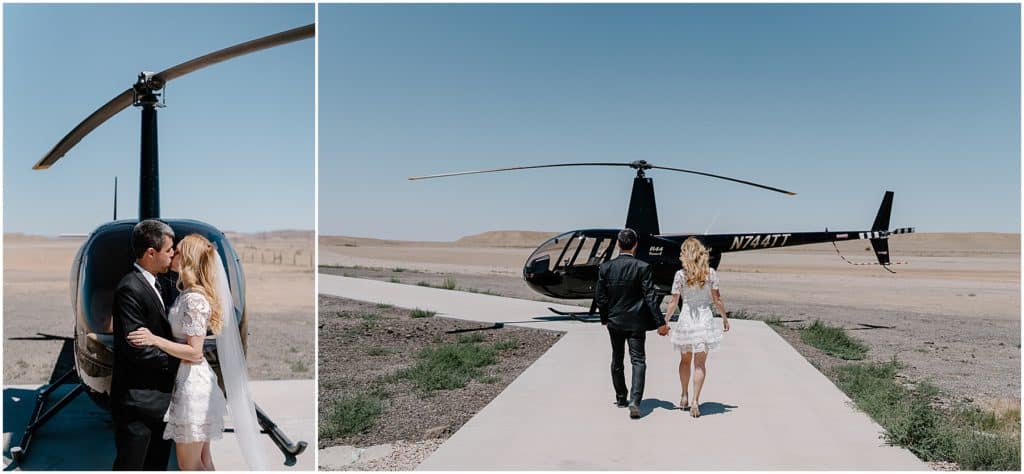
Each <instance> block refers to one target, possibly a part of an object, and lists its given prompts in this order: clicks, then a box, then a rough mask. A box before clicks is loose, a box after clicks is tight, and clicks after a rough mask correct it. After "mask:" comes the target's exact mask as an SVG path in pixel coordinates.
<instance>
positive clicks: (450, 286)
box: [441, 277, 456, 290]
mask: <svg viewBox="0 0 1024 474" xmlns="http://www.w3.org/2000/svg"><path fill="white" fill-rule="evenodd" d="M455 283H456V281H455V279H454V278H452V277H446V278H445V279H444V283H443V284H442V285H441V288H444V289H446V290H454V289H455Z"/></svg>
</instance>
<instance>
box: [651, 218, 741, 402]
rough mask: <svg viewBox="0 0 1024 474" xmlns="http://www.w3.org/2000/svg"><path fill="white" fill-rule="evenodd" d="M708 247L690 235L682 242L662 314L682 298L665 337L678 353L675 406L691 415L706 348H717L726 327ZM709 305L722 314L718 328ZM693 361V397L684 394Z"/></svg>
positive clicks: (702, 375)
mask: <svg viewBox="0 0 1024 474" xmlns="http://www.w3.org/2000/svg"><path fill="white" fill-rule="evenodd" d="M708 260H709V256H708V250H707V249H706V248H704V245H703V244H701V243H700V241H699V240H697V239H696V238H694V237H690V238H688V239H686V241H685V242H683V246H682V248H681V249H680V251H679V261H680V263H682V264H683V268H682V270H679V271H678V272H676V277H675V280H674V281H673V282H672V299H671V300H670V301H669V304H668V311H666V312H665V317H666V318H669V317H671V316H672V313H673V312H675V310H676V306H678V305H679V304H680V300H681V301H682V308H681V309H680V311H679V320H678V321H677V322H676V323H675V324H673V325H671V333H670V337H669V339H671V341H672V345H673V346H674V347H675V349H676V350H677V351H679V353H680V358H679V383H680V385H682V395H681V396H680V398H679V408H681V409H683V410H687V409H689V410H690V415H691V416H693V417H694V418H696V417H698V416H700V390H701V388H703V387H704V378H705V377H706V375H707V366H706V363H707V360H708V352H709V351H712V350H715V349H718V346H719V344H721V342H722V333H723V329H724V331H728V330H729V318H728V317H727V316H726V315H725V305H723V304H722V297H721V294H719V292H718V273H716V272H715V269H713V268H711V267H710V266H709V265H708ZM711 305H715V307H716V308H717V309H718V314H720V315H721V316H722V328H719V326H718V324H716V323H715V320H714V315H713V314H712V313H711ZM691 360H692V361H693V400H690V398H689V396H688V393H687V392H688V388H689V385H690V362H691Z"/></svg>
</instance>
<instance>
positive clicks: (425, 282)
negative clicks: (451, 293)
mask: <svg viewBox="0 0 1024 474" xmlns="http://www.w3.org/2000/svg"><path fill="white" fill-rule="evenodd" d="M416 286H425V287H427V288H433V287H434V285H431V284H430V282H429V281H420V282H416Z"/></svg>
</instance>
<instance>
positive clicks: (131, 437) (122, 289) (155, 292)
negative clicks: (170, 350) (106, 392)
mask: <svg viewBox="0 0 1024 474" xmlns="http://www.w3.org/2000/svg"><path fill="white" fill-rule="evenodd" d="M132 252H133V254H134V256H135V264H134V265H133V268H132V271H131V272H130V273H128V274H127V275H125V276H124V278H122V279H121V282H120V283H118V285H117V290H116V291H115V293H114V305H113V319H114V370H113V379H112V380H111V388H110V399H111V407H110V412H111V414H112V415H113V417H114V443H115V444H116V447H117V457H116V458H115V459H114V470H130V471H143V470H144V471H159V470H164V471H165V470H167V462H168V461H169V459H170V453H171V445H172V443H171V441H170V440H164V439H163V433H164V426H165V423H164V421H163V416H164V413H165V412H166V411H167V406H168V405H169V404H170V401H171V390H172V389H173V388H174V377H175V374H176V373H177V371H178V359H176V358H174V357H171V356H169V355H167V354H166V353H165V352H162V351H160V350H158V349H157V348H155V347H153V346H145V347H137V346H134V345H132V344H131V343H129V342H128V339H127V336H128V333H130V332H132V331H134V330H136V329H138V328H140V327H146V328H147V329H149V330H150V332H152V333H153V334H155V335H158V336H161V337H165V338H168V339H173V336H172V335H171V326H170V324H169V323H168V322H167V317H166V314H167V307H168V306H170V304H171V303H173V302H174V298H175V297H176V295H175V293H176V291H175V290H174V288H173V285H171V284H170V282H169V281H168V280H167V279H166V278H165V277H163V276H161V274H163V273H166V272H167V270H168V269H169V268H170V266H171V258H172V257H173V256H174V231H173V230H171V227H170V226H168V225H167V224H165V223H163V222H160V221H158V220H155V219H147V220H144V221H142V222H139V223H138V224H136V225H135V228H134V229H132ZM167 287H170V288H167Z"/></svg>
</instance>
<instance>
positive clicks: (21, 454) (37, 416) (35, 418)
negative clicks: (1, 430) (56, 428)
mask: <svg viewBox="0 0 1024 474" xmlns="http://www.w3.org/2000/svg"><path fill="white" fill-rule="evenodd" d="M74 376H75V370H74V369H71V370H69V371H67V372H66V373H65V374H64V375H61V376H60V378H58V379H57V380H56V381H55V382H54V383H52V384H50V385H49V386H48V387H46V388H45V389H44V390H43V391H42V392H39V395H37V396H36V405H35V407H34V408H33V409H32V416H31V417H30V418H29V422H28V426H27V427H25V434H24V435H22V437H21V442H20V443H18V446H15V447H13V448H11V459H12V460H13V461H14V462H15V463H17V464H18V465H19V466H20V465H22V464H23V463H24V462H25V457H27V456H28V447H29V445H30V444H31V443H32V437H33V436H34V435H35V433H36V431H39V429H40V428H42V427H43V425H45V424H46V422H47V421H50V418H53V416H54V415H56V414H57V412H59V411H60V410H61V409H63V408H64V407H66V406H67V405H68V404H69V403H71V402H72V401H73V400H74V399H75V397H77V396H78V395H79V394H81V393H82V392H84V391H85V384H81V383H76V384H75V388H73V389H71V392H69V393H68V394H67V395H64V397H63V398H61V399H60V400H58V401H57V404H55V405H54V406H52V407H50V409H49V410H46V411H45V412H43V407H44V406H46V402H47V400H49V398H50V395H51V394H53V392H54V391H55V390H57V388H59V387H60V386H61V385H63V384H64V383H66V382H67V380H68V379H70V378H72V377H74Z"/></svg>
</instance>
